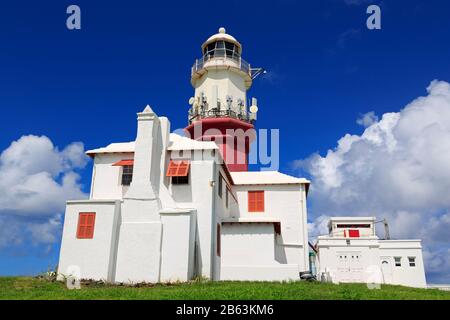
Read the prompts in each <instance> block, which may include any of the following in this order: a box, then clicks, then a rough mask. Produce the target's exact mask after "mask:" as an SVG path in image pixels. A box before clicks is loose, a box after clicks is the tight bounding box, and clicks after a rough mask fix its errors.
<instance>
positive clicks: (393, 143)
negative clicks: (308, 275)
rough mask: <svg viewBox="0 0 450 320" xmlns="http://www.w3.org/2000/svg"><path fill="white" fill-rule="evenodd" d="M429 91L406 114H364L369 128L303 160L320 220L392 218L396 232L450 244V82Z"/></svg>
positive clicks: (313, 210) (313, 209) (434, 85)
mask: <svg viewBox="0 0 450 320" xmlns="http://www.w3.org/2000/svg"><path fill="white" fill-rule="evenodd" d="M427 91H428V95H427V96H425V97H420V98H417V99H415V100H414V101H412V102H411V103H410V104H408V105H407V106H406V107H405V108H404V109H403V110H401V111H400V112H395V113H386V114H384V115H383V116H382V118H381V120H379V121H377V120H376V119H375V118H374V117H373V116H374V115H375V114H373V116H369V121H365V122H364V121H363V120H361V122H362V124H363V125H364V124H366V125H368V126H367V128H366V129H365V130H364V132H363V133H362V134H361V135H351V134H346V135H345V136H344V137H342V138H341V139H340V140H339V141H338V143H337V147H336V148H335V149H333V150H329V151H328V152H327V154H326V155H325V156H321V155H319V154H314V155H312V156H310V157H309V158H308V159H304V160H299V161H296V162H295V165H296V167H297V168H299V169H302V170H305V171H307V172H308V173H309V174H310V175H311V178H312V180H313V183H312V187H311V200H312V201H311V203H312V207H311V210H310V212H311V213H312V218H314V217H319V218H320V217H321V216H323V215H329V216H338V215H353V216H362V215H371V216H372V215H376V216H378V217H379V218H383V217H386V218H388V221H389V224H390V228H391V235H393V236H394V237H398V238H400V237H401V238H418V237H421V238H423V240H424V244H425V245H427V246H431V245H432V244H434V243H441V244H442V243H444V244H445V246H447V248H449V247H450V228H449V227H450V215H449V213H448V212H450V196H449V195H450V193H449V190H450V84H449V83H447V82H444V81H433V82H432V83H431V84H430V86H429V87H428V88H427ZM370 121H373V123H371V124H370V123H369V122H370ZM446 272H447V273H449V275H450V270H448V269H447V270H446Z"/></svg>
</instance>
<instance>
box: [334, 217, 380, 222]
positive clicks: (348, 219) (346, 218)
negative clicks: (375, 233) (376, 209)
mask: <svg viewBox="0 0 450 320" xmlns="http://www.w3.org/2000/svg"><path fill="white" fill-rule="evenodd" d="M375 219H376V218H375V217H330V221H352V222H355V221H374V220H375Z"/></svg>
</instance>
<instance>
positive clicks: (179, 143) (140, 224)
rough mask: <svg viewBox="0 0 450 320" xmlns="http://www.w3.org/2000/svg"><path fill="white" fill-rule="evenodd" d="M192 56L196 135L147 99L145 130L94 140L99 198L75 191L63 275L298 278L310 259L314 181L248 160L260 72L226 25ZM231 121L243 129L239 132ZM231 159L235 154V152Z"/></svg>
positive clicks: (94, 191) (141, 118)
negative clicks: (128, 137)
mask: <svg viewBox="0 0 450 320" xmlns="http://www.w3.org/2000/svg"><path fill="white" fill-rule="evenodd" d="M202 50H203V54H204V55H203V57H202V58H201V59H199V60H197V61H196V62H195V64H194V66H193V68H192V78H191V83H192V85H193V86H194V88H195V96H194V97H193V98H191V99H190V103H191V104H192V108H191V110H190V111H189V125H188V127H187V128H186V132H187V133H189V134H190V136H191V137H192V138H193V139H190V138H187V137H182V136H179V135H176V134H171V133H170V122H169V120H168V119H167V118H164V117H158V116H157V115H156V114H155V113H154V112H153V110H152V109H151V108H150V107H149V106H147V107H146V108H145V110H144V111H143V112H141V113H138V125H137V137H136V140H135V141H133V142H127V143H112V144H110V145H109V146H107V147H104V148H99V149H95V150H90V151H88V152H87V154H88V155H89V156H91V157H92V158H93V161H94V167H93V173H92V184H91V192H90V198H89V199H88V200H78V201H77V200H75V201H68V202H67V207H66V213H65V221H64V231H63V237H62V244H61V253H60V261H59V269H58V272H59V274H60V278H62V277H63V276H64V275H66V276H67V275H73V274H76V275H77V276H79V277H81V278H82V279H97V280H99V279H102V280H106V281H109V282H167V281H177V280H180V281H187V280H190V279H193V278H194V277H196V276H202V277H205V278H209V279H213V280H290V279H292V280H296V279H299V274H300V273H301V272H306V271H309V256H308V255H309V250H308V234H307V213H306V197H307V191H308V186H309V181H307V180H305V179H299V178H295V177H291V176H288V175H285V174H282V173H279V172H248V171H247V165H248V152H249V146H250V143H251V141H252V139H253V138H254V133H253V131H252V130H251V129H253V123H254V121H255V119H256V112H257V107H256V99H253V104H252V106H251V108H250V111H251V113H248V112H247V94H246V93H247V90H248V89H249V88H250V86H251V84H252V80H253V79H254V77H255V76H256V75H257V73H258V72H260V71H261V70H260V69H253V68H251V67H250V65H249V64H248V63H246V62H245V61H244V60H243V59H242V58H241V53H242V46H241V45H240V43H239V42H237V40H236V39H234V38H233V37H232V36H230V35H228V34H226V33H225V30H224V29H223V28H221V29H220V30H219V33H218V34H216V35H214V36H212V37H210V38H209V39H208V40H207V41H206V42H205V43H204V44H203V46H202ZM229 129H233V130H239V129H240V130H242V131H243V132H244V133H245V134H244V135H243V136H234V137H233V136H232V137H231V139H230V134H229V131H228V130H229ZM224 160H225V161H224Z"/></svg>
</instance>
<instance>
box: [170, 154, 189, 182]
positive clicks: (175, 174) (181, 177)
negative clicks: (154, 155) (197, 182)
mask: <svg viewBox="0 0 450 320" xmlns="http://www.w3.org/2000/svg"><path fill="white" fill-rule="evenodd" d="M189 167H190V162H189V161H188V160H179V161H176V160H170V163H169V168H168V169H167V174H166V176H167V177H172V184H188V183H189Z"/></svg>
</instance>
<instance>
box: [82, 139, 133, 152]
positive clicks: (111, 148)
mask: <svg viewBox="0 0 450 320" xmlns="http://www.w3.org/2000/svg"><path fill="white" fill-rule="evenodd" d="M133 152H134V141H131V142H120V143H111V144H110V145H108V146H107V147H103V148H98V149H92V150H88V151H86V154H87V155H90V156H93V155H95V154H97V153H133Z"/></svg>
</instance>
